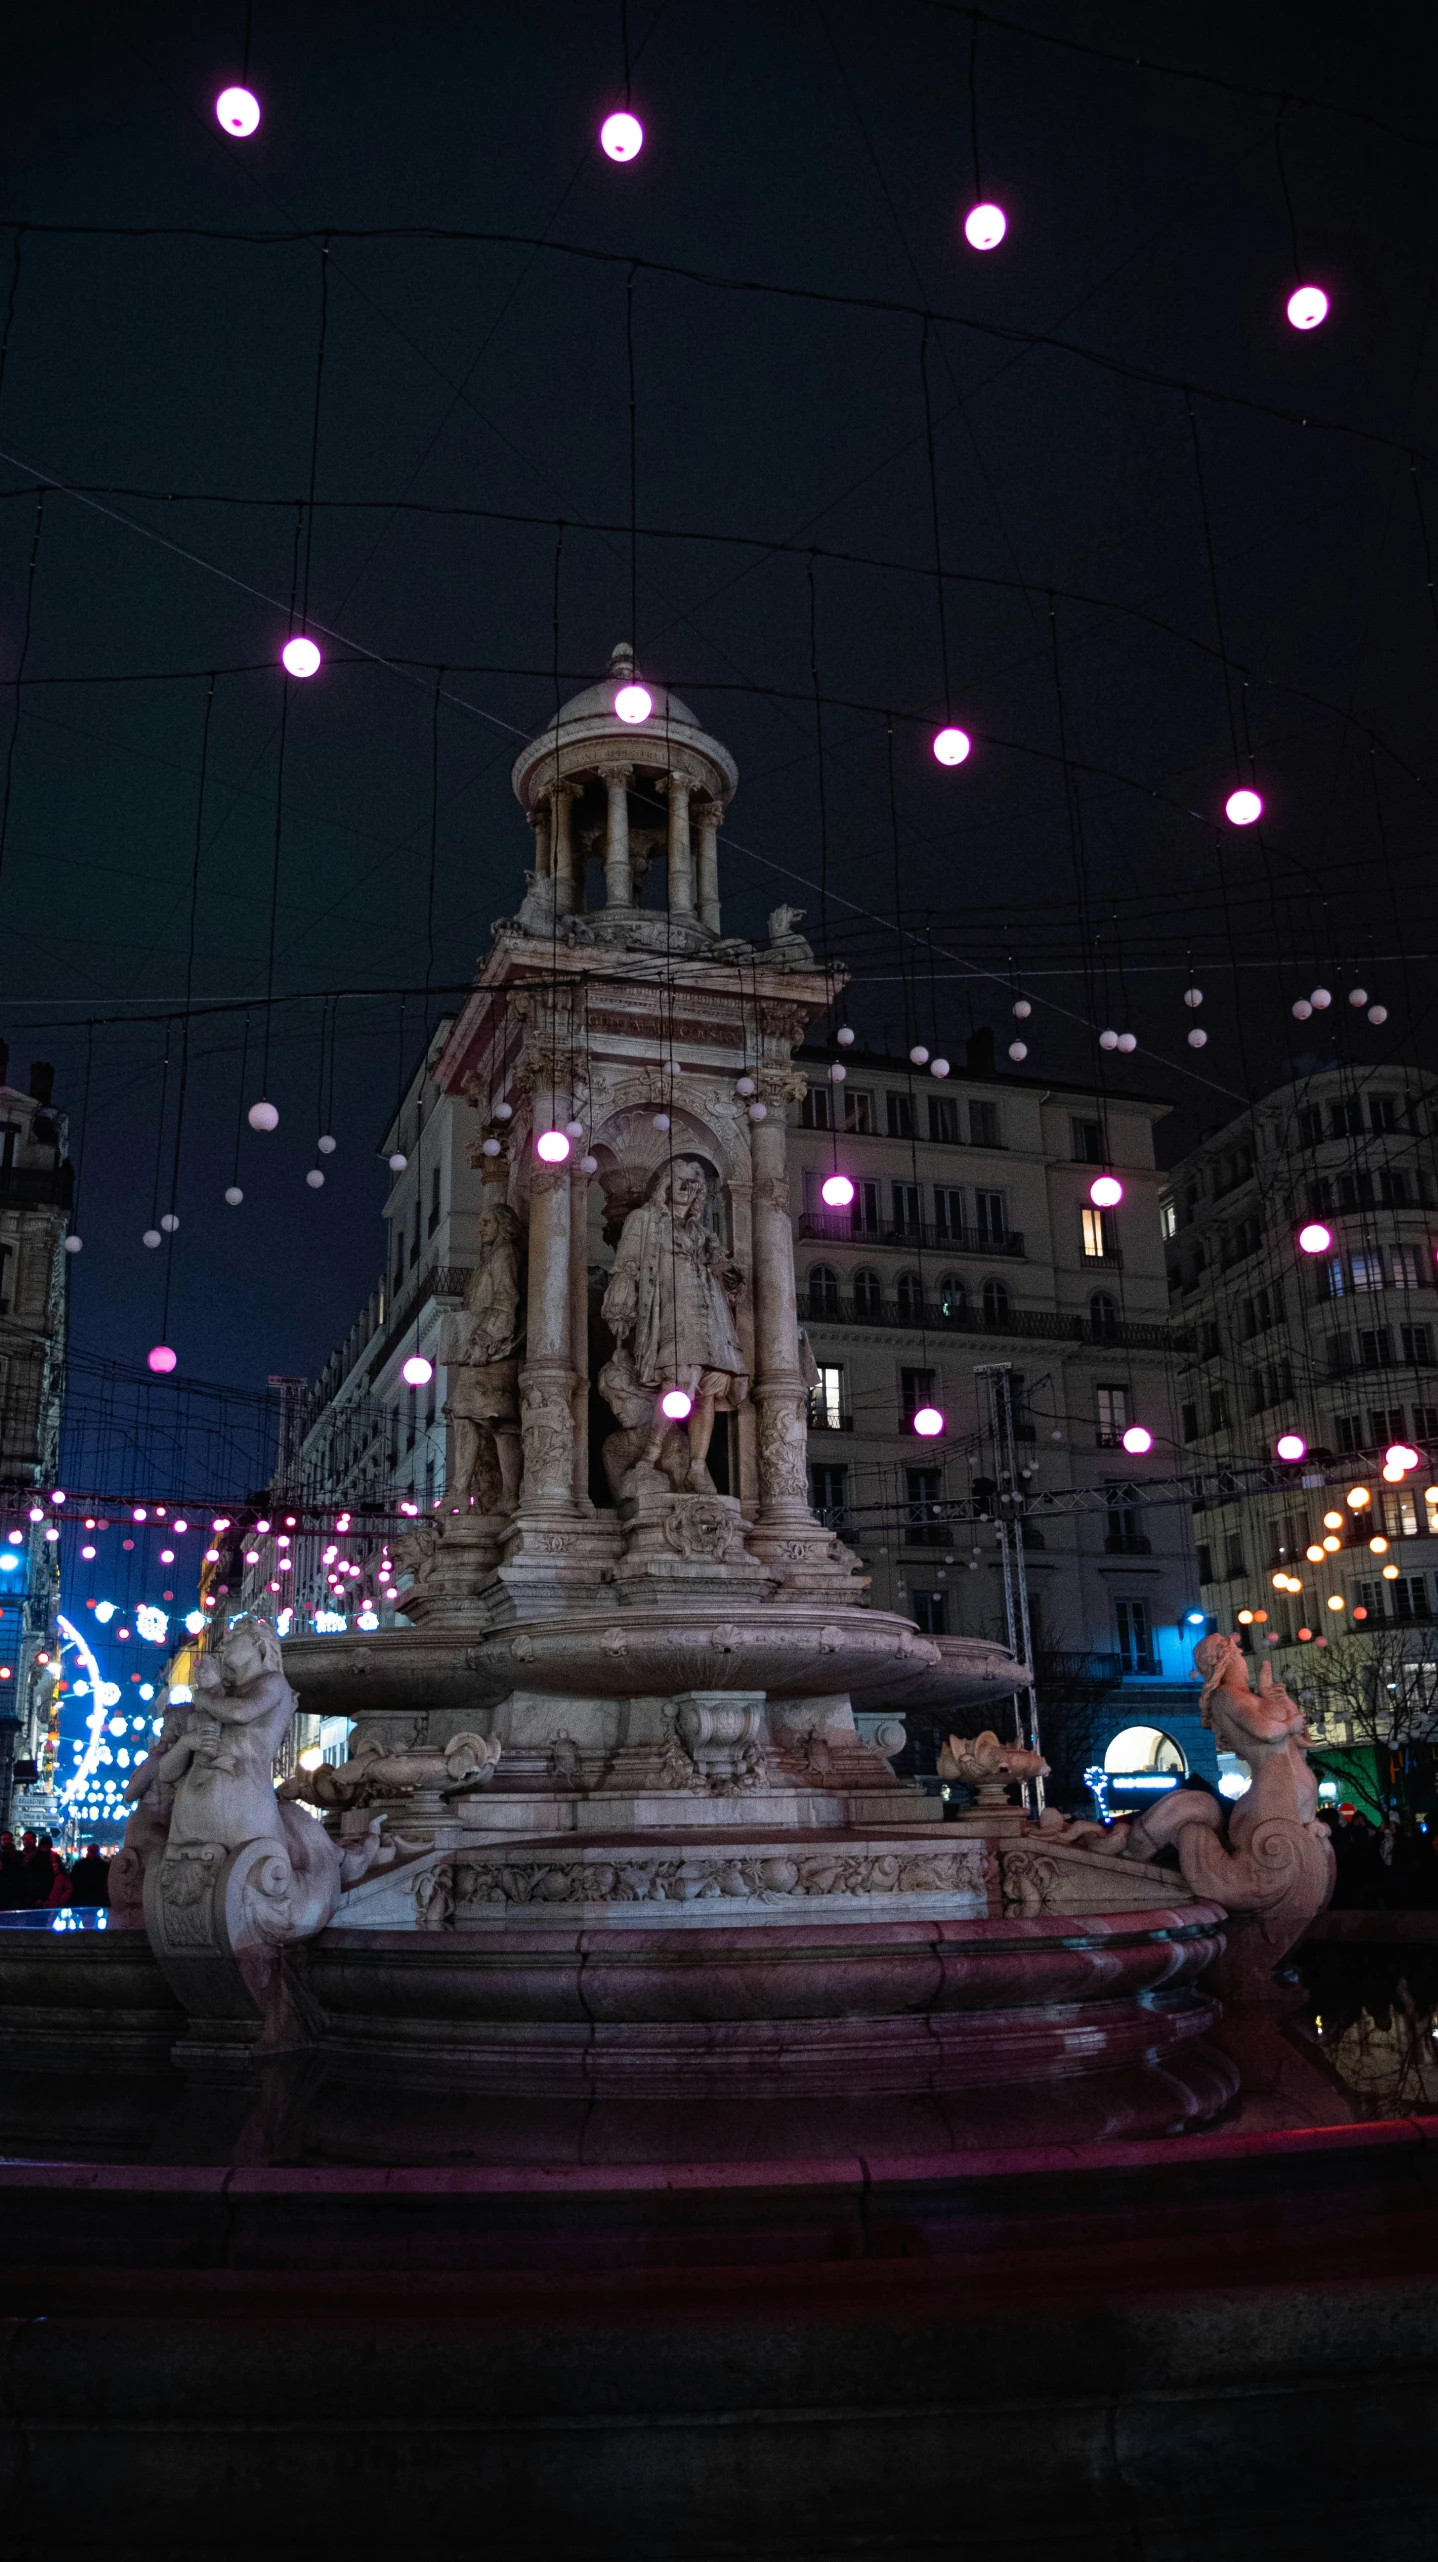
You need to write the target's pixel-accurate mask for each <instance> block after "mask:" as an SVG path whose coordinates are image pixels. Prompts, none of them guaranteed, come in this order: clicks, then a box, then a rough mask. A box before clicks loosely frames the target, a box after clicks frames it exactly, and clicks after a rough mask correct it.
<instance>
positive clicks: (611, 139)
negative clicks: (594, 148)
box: [599, 107, 644, 161]
mask: <svg viewBox="0 0 1438 2562" xmlns="http://www.w3.org/2000/svg"><path fill="white" fill-rule="evenodd" d="M599 146H600V149H601V150H602V151H603V152H604V153H605V154H606V156H607V157H608V158H609V159H610V160H621V161H622V160H637V159H638V157H639V154H640V152H641V151H642V150H643V148H644V127H643V126H642V124H641V123H640V121H639V118H638V117H637V116H632V115H631V114H630V112H629V110H628V108H627V107H621V108H620V109H619V110H618V112H617V113H616V114H614V115H612V116H606V117H605V119H604V122H603V124H602V125H601V126H600V128H599Z"/></svg>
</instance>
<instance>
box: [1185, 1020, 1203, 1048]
mask: <svg viewBox="0 0 1438 2562" xmlns="http://www.w3.org/2000/svg"><path fill="white" fill-rule="evenodd" d="M1188 1046H1189V1048H1190V1049H1191V1050H1202V1049H1206V1048H1207V1046H1208V1034H1207V1033H1206V1032H1204V1031H1202V1030H1200V1029H1199V1028H1198V1027H1197V1026H1195V1028H1194V1030H1193V1031H1192V1032H1190V1034H1189V1036H1188Z"/></svg>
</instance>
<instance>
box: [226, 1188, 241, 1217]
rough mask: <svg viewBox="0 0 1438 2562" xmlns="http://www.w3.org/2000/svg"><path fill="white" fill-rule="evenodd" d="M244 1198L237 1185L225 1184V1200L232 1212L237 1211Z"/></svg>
mask: <svg viewBox="0 0 1438 2562" xmlns="http://www.w3.org/2000/svg"><path fill="white" fill-rule="evenodd" d="M244 1197H245V1196H244V1194H243V1192H242V1191H241V1190H240V1187H239V1185H238V1183H227V1184H226V1185H225V1199H226V1200H227V1201H228V1203H229V1205H230V1208H231V1209H232V1210H238V1208H239V1206H240V1203H241V1202H242V1201H243V1199H244Z"/></svg>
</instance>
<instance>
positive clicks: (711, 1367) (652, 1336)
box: [603, 1156, 749, 1493]
mask: <svg viewBox="0 0 1438 2562" xmlns="http://www.w3.org/2000/svg"><path fill="white" fill-rule="evenodd" d="M707 1193H708V1185H707V1181H706V1177H705V1173H704V1168H703V1166H702V1165H701V1164H700V1163H699V1160H698V1158H697V1157H689V1156H681V1157H675V1158H674V1159H673V1160H672V1161H671V1163H670V1164H668V1165H665V1166H661V1168H660V1170H659V1172H658V1174H656V1176H655V1178H654V1180H653V1182H652V1183H651V1185H650V1187H649V1193H648V1197H647V1199H645V1200H644V1201H642V1202H641V1203H640V1205H639V1207H638V1209H637V1210H631V1211H630V1213H629V1216H628V1218H627V1219H626V1220H625V1222H624V1226H623V1229H622V1231H621V1234H620V1238H619V1250H618V1252H617V1254H616V1255H615V1258H614V1270H613V1272H612V1273H611V1274H610V1278H609V1286H608V1288H607V1289H606V1291H605V1293H604V1310H603V1313H604V1320H605V1323H606V1324H607V1325H608V1326H609V1327H610V1328H611V1329H612V1331H613V1334H614V1336H615V1339H616V1341H617V1342H618V1343H619V1344H620V1345H622V1346H623V1347H624V1348H625V1350H626V1351H627V1354H628V1363H627V1364H626V1367H629V1368H631V1369H632V1377H633V1380H634V1383H635V1385H636V1387H638V1388H641V1389H643V1390H645V1391H647V1392H648V1394H649V1395H650V1396H651V1397H652V1399H653V1416H654V1420H653V1426H652V1429H651V1432H650V1436H649V1440H648V1442H647V1443H646V1446H645V1448H644V1450H643V1451H642V1452H641V1453H640V1454H639V1455H640V1457H641V1458H642V1460H643V1462H644V1463H645V1464H646V1465H648V1466H650V1467H653V1466H654V1465H655V1464H656V1462H657V1460H658V1458H659V1453H660V1451H661V1449H662V1448H663V1445H664V1439H665V1435H666V1433H668V1432H669V1431H670V1430H671V1429H672V1425H671V1423H670V1421H669V1419H668V1418H667V1417H666V1416H665V1415H664V1414H663V1413H662V1412H661V1411H660V1405H659V1400H660V1397H661V1396H662V1395H663V1393H664V1391H665V1389H666V1388H682V1389H684V1390H685V1391H686V1393H687V1394H688V1395H689V1396H690V1397H691V1398H692V1400H693V1403H692V1406H691V1408H690V1413H689V1422H688V1437H689V1466H688V1471H687V1476H686V1480H685V1482H686V1484H687V1485H688V1487H689V1489H690V1491H691V1492H693V1493H712V1492H713V1480H712V1479H711V1477H710V1475H709V1470H708V1467H707V1465H706V1461H707V1458H708V1454H709V1444H710V1441H711V1439H712V1438H713V1433H714V1416H715V1412H716V1409H717V1408H719V1407H721V1406H722V1407H724V1408H726V1409H729V1410H731V1411H732V1410H733V1409H734V1408H736V1407H738V1406H741V1405H742V1404H743V1402H744V1399H745V1397H746V1395H747V1394H748V1388H749V1380H748V1374H747V1372H746V1370H745V1367H744V1355H743V1353H742V1352H741V1351H740V1349H739V1338H738V1336H737V1335H736V1333H735V1331H734V1317H733V1302H734V1300H735V1299H737V1297H738V1295H739V1292H740V1290H741V1289H742V1287H743V1281H744V1276H743V1274H742V1273H741V1271H740V1270H739V1267H738V1265H737V1264H735V1263H732V1262H731V1261H730V1259H729V1257H728V1255H727V1254H726V1253H725V1251H724V1248H723V1246H722V1245H721V1244H720V1242H719V1239H718V1238H717V1237H716V1236H715V1234H714V1232H713V1230H712V1229H711V1228H708V1227H706V1226H705V1223H704V1211H705V1207H706V1202H707ZM617 1411H618V1409H617V1408H616V1412H617ZM619 1419H620V1421H621V1422H624V1421H626V1420H627V1418H626V1416H624V1415H622V1414H621V1415H620V1418H619Z"/></svg>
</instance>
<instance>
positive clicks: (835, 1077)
mask: <svg viewBox="0 0 1438 2562" xmlns="http://www.w3.org/2000/svg"><path fill="white" fill-rule="evenodd" d="M848 1073H849V1071H848V1069H847V1068H846V1067H845V1065H844V1062H843V1060H842V1059H835V1061H834V1063H833V1066H832V1067H831V1068H830V1070H829V1081H830V1083H831V1084H832V1085H842V1084H843V1082H844V1079H845V1077H846V1076H847V1075H848Z"/></svg>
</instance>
